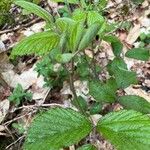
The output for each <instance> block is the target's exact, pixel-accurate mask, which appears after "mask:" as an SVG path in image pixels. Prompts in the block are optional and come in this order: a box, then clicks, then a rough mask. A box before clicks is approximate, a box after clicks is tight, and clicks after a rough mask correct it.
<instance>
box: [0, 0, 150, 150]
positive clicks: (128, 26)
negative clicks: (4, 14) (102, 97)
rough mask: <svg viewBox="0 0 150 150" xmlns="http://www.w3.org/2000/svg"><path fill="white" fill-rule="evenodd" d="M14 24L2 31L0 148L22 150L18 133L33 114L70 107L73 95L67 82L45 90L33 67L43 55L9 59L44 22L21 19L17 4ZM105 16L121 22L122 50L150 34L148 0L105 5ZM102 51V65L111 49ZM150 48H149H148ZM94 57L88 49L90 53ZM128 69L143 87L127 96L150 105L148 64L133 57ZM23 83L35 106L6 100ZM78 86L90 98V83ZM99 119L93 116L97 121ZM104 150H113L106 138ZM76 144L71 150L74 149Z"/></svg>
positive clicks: (129, 90) (117, 0) (46, 5)
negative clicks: (131, 95) (139, 97)
mask: <svg viewBox="0 0 150 150" xmlns="http://www.w3.org/2000/svg"><path fill="white" fill-rule="evenodd" d="M42 5H43V7H44V8H45V9H47V10H48V11H51V9H52V10H53V13H57V11H58V9H59V8H60V7H62V6H61V5H58V4H57V3H53V2H48V3H45V2H44V3H42ZM11 9H12V10H13V12H14V17H15V24H14V25H13V26H12V25H4V26H3V27H2V28H1V30H0V145H2V146H1V147H2V148H0V150H1V149H2V150H3V149H7V150H17V149H18V150H20V149H21V146H22V142H23V141H24V138H25V135H24V134H22V133H23V132H22V133H21V134H20V130H23V129H25V128H26V127H28V126H29V125H30V123H31V121H32V119H33V116H34V115H35V114H36V113H37V112H38V110H39V109H49V108H53V107H56V106H61V107H65V108H66V107H72V105H71V103H70V100H69V97H70V95H72V93H71V91H70V90H69V86H68V84H67V82H65V83H64V85H63V87H62V88H61V89H60V88H55V89H50V88H48V87H44V84H45V82H44V79H43V77H42V76H38V74H37V72H36V71H35V65H36V64H37V62H39V61H40V57H36V56H33V55H32V56H23V57H19V58H17V60H16V61H15V62H14V61H10V60H9V55H10V53H11V50H12V48H13V47H14V46H15V45H16V44H17V43H18V42H19V41H20V40H22V39H23V38H24V37H27V36H30V35H32V34H33V33H38V32H41V31H43V30H44V26H45V22H44V21H43V20H41V19H39V18H37V17H36V16H34V15H29V16H28V17H20V16H19V17H18V14H19V12H20V10H19V9H18V8H17V7H15V6H13V7H12V8H11ZM107 10H108V11H107V13H106V14H105V17H106V18H107V19H108V21H109V22H117V23H120V28H118V29H117V30H116V31H115V35H116V36H117V37H118V38H119V39H120V40H121V41H122V43H123V44H124V48H123V50H124V52H126V51H127V48H132V47H138V46H139V44H141V42H142V41H141V39H140V35H141V34H142V33H149V34H150V2H149V0H145V1H144V2H143V3H142V4H141V5H131V4H130V3H128V1H124V0H110V1H109V2H108V5H107ZM102 45H103V51H102V52H101V53H100V54H98V55H97V56H96V57H97V60H98V61H99V63H100V64H101V65H102V66H105V65H106V64H107V63H108V60H112V59H113V54H112V51H111V46H110V45H109V44H108V43H106V42H102ZM146 47H147V48H150V45H149V44H147V45H146ZM86 53H87V55H90V54H91V52H90V51H89V50H87V51H86ZM125 61H126V63H127V66H128V68H131V70H133V71H135V72H136V73H137V75H138V80H139V83H138V84H137V85H134V86H130V87H128V88H126V89H124V91H123V92H125V93H127V94H129V95H130V94H135V95H139V96H141V97H144V98H145V99H146V100H147V101H149V102H150V61H147V62H143V61H139V60H133V59H130V60H129V59H125ZM99 77H100V78H107V74H106V73H105V72H102V73H101V74H100V75H99ZM18 84H21V85H22V88H23V89H24V90H26V92H27V91H28V92H31V93H32V94H33V97H32V101H31V102H23V103H21V105H19V106H16V105H13V104H12V103H10V101H9V100H8V97H9V96H10V95H11V93H12V91H13V89H14V88H15V87H16V86H17V85H18ZM74 84H75V88H76V90H77V91H79V93H80V94H81V95H82V94H83V95H86V94H87V83H86V82H84V81H80V80H77V81H75V83H74ZM106 107H107V109H110V110H117V109H121V106H120V105H118V104H117V105H116V104H114V105H111V106H109V105H108V106H106ZM99 117H101V115H100V114H99V115H95V116H93V118H94V119H95V120H97V118H99ZM97 142H98V145H99V147H100V148H99V149H100V150H112V149H113V147H112V146H111V145H110V144H109V143H108V142H106V141H105V140H104V139H101V140H100V141H97ZM74 149H75V148H74V146H71V147H69V148H68V150H74Z"/></svg>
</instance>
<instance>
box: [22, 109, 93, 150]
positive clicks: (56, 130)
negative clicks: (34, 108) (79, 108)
mask: <svg viewBox="0 0 150 150" xmlns="http://www.w3.org/2000/svg"><path fill="white" fill-rule="evenodd" d="M91 129H92V125H91V122H90V121H89V120H88V119H87V118H86V117H84V116H83V115H81V114H80V113H79V112H76V111H74V110H72V109H64V108H54V109H51V110H49V111H47V112H44V113H43V114H42V115H38V116H37V117H36V118H35V120H34V121H33V122H32V124H31V127H30V129H29V131H28V135H27V139H26V141H25V144H24V149H25V150H37V149H39V148H40V150H59V149H60V148H63V147H67V146H70V145H72V144H75V143H78V142H79V141H80V140H81V139H82V138H84V137H85V136H87V135H88V134H89V133H90V131H91Z"/></svg>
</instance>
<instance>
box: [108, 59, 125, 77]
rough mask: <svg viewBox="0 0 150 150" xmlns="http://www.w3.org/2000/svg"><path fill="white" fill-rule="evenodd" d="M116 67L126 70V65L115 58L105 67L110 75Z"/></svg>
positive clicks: (121, 60)
mask: <svg viewBox="0 0 150 150" xmlns="http://www.w3.org/2000/svg"><path fill="white" fill-rule="evenodd" d="M118 67H120V68H123V69H126V70H127V64H126V63H125V62H124V60H123V59H122V58H118V57H115V58H114V59H113V60H112V61H110V62H109V63H108V65H107V69H108V71H109V73H110V74H111V75H112V74H113V73H114V72H115V70H117V69H118Z"/></svg>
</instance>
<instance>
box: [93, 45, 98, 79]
mask: <svg viewBox="0 0 150 150" xmlns="http://www.w3.org/2000/svg"><path fill="white" fill-rule="evenodd" d="M92 55H93V58H92V62H91V63H92V66H93V68H92V70H93V73H94V76H95V78H96V79H98V74H97V72H96V62H95V54H94V46H93V43H92Z"/></svg>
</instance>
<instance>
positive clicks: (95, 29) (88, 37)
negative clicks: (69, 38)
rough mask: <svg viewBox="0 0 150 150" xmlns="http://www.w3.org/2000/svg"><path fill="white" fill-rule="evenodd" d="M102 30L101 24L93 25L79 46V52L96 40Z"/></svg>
mask: <svg viewBox="0 0 150 150" xmlns="http://www.w3.org/2000/svg"><path fill="white" fill-rule="evenodd" d="M99 29H100V24H99V23H98V22H96V23H94V24H92V25H91V26H90V27H89V28H88V29H87V31H86V32H85V34H84V36H83V38H82V39H81V42H80V44H79V47H78V50H84V49H85V48H86V47H87V46H88V45H89V44H90V43H91V42H92V41H93V39H94V37H95V36H96V35H97V33H98V31H99Z"/></svg>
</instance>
